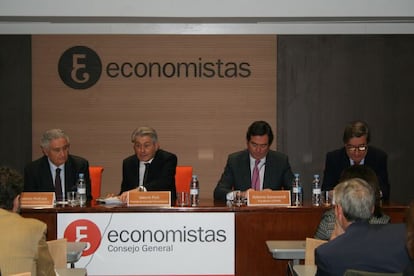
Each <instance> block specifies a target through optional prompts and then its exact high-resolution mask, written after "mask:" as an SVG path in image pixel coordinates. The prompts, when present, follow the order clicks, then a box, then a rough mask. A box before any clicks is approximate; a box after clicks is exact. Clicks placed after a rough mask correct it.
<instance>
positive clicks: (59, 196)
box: [55, 168, 63, 201]
mask: <svg viewBox="0 0 414 276" xmlns="http://www.w3.org/2000/svg"><path fill="white" fill-rule="evenodd" d="M60 171H61V169H60V168H57V169H56V177H55V195H56V201H61V200H62V199H63V198H62V180H61V179H60Z"/></svg>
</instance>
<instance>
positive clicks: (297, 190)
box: [292, 173, 303, 206]
mask: <svg viewBox="0 0 414 276" xmlns="http://www.w3.org/2000/svg"><path fill="white" fill-rule="evenodd" d="M294 176H295V177H294V178H293V183H292V205H293V206H301V205H302V202H303V190H302V185H301V184H300V177H299V174H298V173H295V174H294Z"/></svg>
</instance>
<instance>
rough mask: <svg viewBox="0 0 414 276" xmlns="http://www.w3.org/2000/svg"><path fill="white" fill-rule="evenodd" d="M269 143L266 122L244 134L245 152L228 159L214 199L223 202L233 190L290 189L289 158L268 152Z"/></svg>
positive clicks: (269, 138)
mask: <svg viewBox="0 0 414 276" xmlns="http://www.w3.org/2000/svg"><path fill="white" fill-rule="evenodd" d="M272 142H273V132H272V128H271V127H270V125H269V124H268V123H267V122H265V121H256V122H253V123H252V124H251V125H250V126H249V128H248V130H247V134H246V144H247V149H246V150H242V151H239V152H235V153H232V154H230V155H229V156H228V159H227V164H226V166H225V168H224V172H223V174H222V175H221V178H220V180H219V181H218V183H217V186H216V188H215V190H214V199H215V200H221V201H226V199H227V198H228V197H227V196H228V194H229V193H231V192H232V191H233V190H240V191H242V192H243V194H244V192H246V191H248V190H250V189H254V190H264V189H271V190H280V189H290V187H291V182H292V180H293V174H292V171H291V168H290V164H289V161H288V157H287V156H286V155H284V154H282V153H280V152H276V151H273V150H270V146H271V145H272ZM255 171H256V172H255Z"/></svg>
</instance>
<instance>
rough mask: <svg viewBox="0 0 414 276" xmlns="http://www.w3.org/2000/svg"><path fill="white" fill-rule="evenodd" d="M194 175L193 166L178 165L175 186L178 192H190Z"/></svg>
mask: <svg viewBox="0 0 414 276" xmlns="http://www.w3.org/2000/svg"><path fill="white" fill-rule="evenodd" d="M192 176H193V167H192V166H177V168H176V170H175V188H176V190H177V192H187V193H189V192H190V181H191V177H192Z"/></svg>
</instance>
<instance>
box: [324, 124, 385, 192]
mask: <svg viewBox="0 0 414 276" xmlns="http://www.w3.org/2000/svg"><path fill="white" fill-rule="evenodd" d="M342 140H343V143H344V147H342V148H340V149H337V150H334V151H331V152H328V153H327V155H326V161H325V170H324V176H323V183H322V190H324V191H330V190H332V189H333V188H334V187H335V185H336V184H337V183H338V181H339V178H340V176H341V173H342V171H343V170H344V169H345V168H347V167H349V166H352V165H366V166H369V167H370V168H371V169H373V170H374V171H375V173H376V174H377V177H378V181H379V186H380V191H381V195H382V199H384V200H388V199H389V195H390V187H389V182H388V169H387V154H386V153H385V152H383V151H382V150H380V149H378V148H375V147H373V146H371V145H369V142H370V132H369V128H368V125H367V124H366V123H365V122H362V121H353V122H350V123H349V124H347V125H346V127H345V130H344V134H343V138H342Z"/></svg>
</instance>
